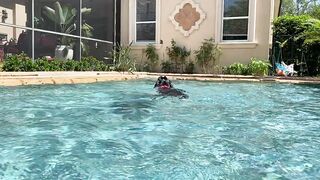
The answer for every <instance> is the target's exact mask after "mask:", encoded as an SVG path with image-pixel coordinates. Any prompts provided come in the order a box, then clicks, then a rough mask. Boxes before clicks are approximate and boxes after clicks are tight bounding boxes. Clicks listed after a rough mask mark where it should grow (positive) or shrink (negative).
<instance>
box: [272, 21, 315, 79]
mask: <svg viewBox="0 0 320 180" xmlns="http://www.w3.org/2000/svg"><path fill="white" fill-rule="evenodd" d="M274 38H275V40H276V45H277V47H275V49H276V51H277V52H278V53H276V54H275V57H276V59H279V58H280V57H282V58H283V59H282V60H283V61H284V62H285V63H287V64H290V63H296V64H298V63H299V62H298V61H300V62H301V60H302V58H305V59H306V63H307V64H308V72H309V74H308V75H317V74H319V73H320V62H319V61H320V60H319V59H320V53H319V47H320V20H318V19H313V18H311V17H310V16H306V15H302V16H290V15H286V16H281V17H279V18H277V19H276V20H275V21H274ZM280 53H281V56H280ZM303 55H304V57H303ZM289 60H290V61H289Z"/></svg>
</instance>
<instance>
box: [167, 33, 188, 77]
mask: <svg viewBox="0 0 320 180" xmlns="http://www.w3.org/2000/svg"><path fill="white" fill-rule="evenodd" d="M167 54H168V56H169V58H170V60H171V61H173V62H174V64H173V65H174V66H173V69H172V70H173V72H183V71H184V70H183V68H184V64H185V62H186V59H187V57H189V56H190V55H191V51H188V50H187V49H186V47H179V46H177V43H176V41H175V40H173V39H172V40H171V47H170V48H169V47H167Z"/></svg>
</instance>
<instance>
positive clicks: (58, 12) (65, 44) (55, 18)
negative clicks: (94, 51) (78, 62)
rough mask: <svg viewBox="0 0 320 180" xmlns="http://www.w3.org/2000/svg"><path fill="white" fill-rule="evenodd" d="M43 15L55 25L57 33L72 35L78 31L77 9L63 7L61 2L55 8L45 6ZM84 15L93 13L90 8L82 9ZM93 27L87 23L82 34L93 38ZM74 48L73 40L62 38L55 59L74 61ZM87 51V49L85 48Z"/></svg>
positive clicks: (54, 5) (83, 25)
mask: <svg viewBox="0 0 320 180" xmlns="http://www.w3.org/2000/svg"><path fill="white" fill-rule="evenodd" d="M42 13H43V14H44V15H45V16H46V17H47V19H48V20H49V21H50V22H51V23H53V25H54V28H55V31H57V32H61V33H65V34H72V33H73V32H74V31H76V30H77V24H76V16H77V10H76V8H72V7H70V6H68V5H61V4H60V2H58V1H57V2H55V3H54V4H53V8H51V7H48V6H44V7H43V10H42ZM81 13H82V14H88V13H91V9H90V8H82V9H81ZM92 30H93V27H92V26H90V25H89V24H87V23H83V24H82V34H83V36H86V37H91V36H92V33H91V32H92ZM81 45H82V48H84V47H85V46H84V44H81ZM73 46H74V42H73V41H72V39H71V38H69V37H66V36H63V37H61V38H60V44H59V45H57V47H56V50H55V58H57V59H63V60H67V59H73ZM84 49H85V48H84Z"/></svg>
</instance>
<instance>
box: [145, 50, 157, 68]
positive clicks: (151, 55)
mask: <svg viewBox="0 0 320 180" xmlns="http://www.w3.org/2000/svg"><path fill="white" fill-rule="evenodd" d="M145 53H146V57H147V59H148V63H147V64H146V65H145V67H146V68H144V69H145V70H146V69H148V70H147V71H150V70H152V69H154V66H155V65H156V64H157V62H158V61H159V55H158V53H157V50H156V48H155V46H154V45H153V44H149V45H148V46H147V49H146V50H145Z"/></svg>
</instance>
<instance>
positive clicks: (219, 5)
mask: <svg viewBox="0 0 320 180" xmlns="http://www.w3.org/2000/svg"><path fill="white" fill-rule="evenodd" d="M216 9H217V14H216V30H215V31H216V33H215V39H216V42H217V43H219V44H235V43H238V44H247V43H248V42H249V43H256V42H255V41H256V40H255V29H256V28H255V27H256V26H255V24H256V0H249V16H243V17H224V16H223V14H224V0H217V1H216ZM226 19H248V21H249V22H248V39H247V40H223V20H226Z"/></svg>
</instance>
